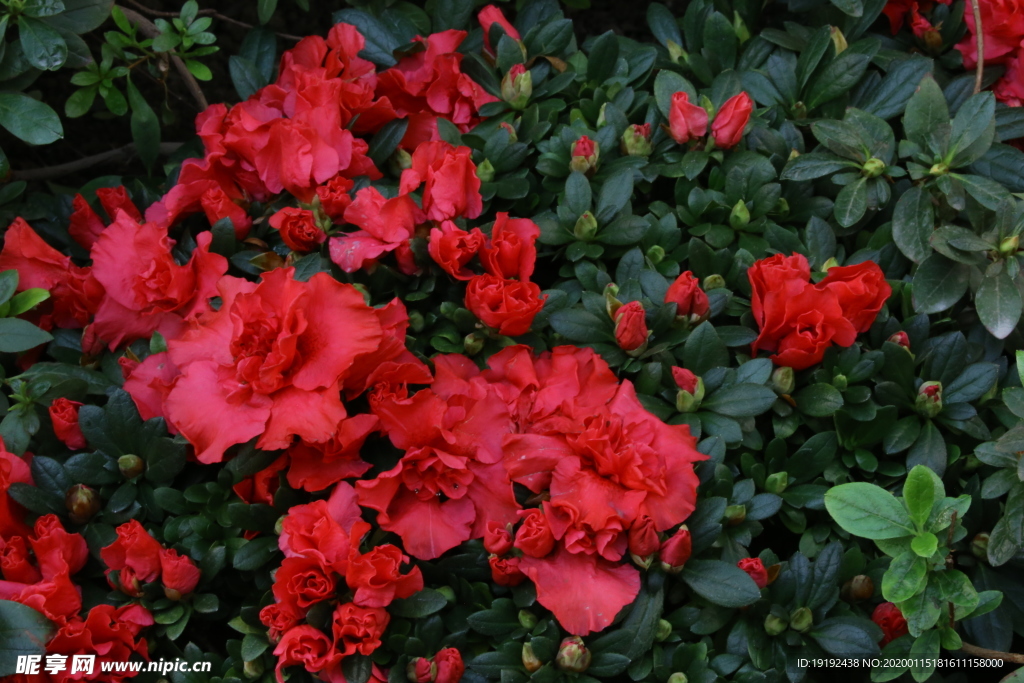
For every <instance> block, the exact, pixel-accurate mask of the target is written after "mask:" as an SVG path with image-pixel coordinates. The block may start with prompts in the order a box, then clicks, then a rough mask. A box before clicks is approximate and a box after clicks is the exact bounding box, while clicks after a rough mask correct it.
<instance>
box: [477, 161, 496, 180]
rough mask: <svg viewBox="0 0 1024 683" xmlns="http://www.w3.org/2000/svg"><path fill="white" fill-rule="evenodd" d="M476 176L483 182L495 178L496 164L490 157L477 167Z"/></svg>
mask: <svg viewBox="0 0 1024 683" xmlns="http://www.w3.org/2000/svg"><path fill="white" fill-rule="evenodd" d="M476 177H477V178H479V179H480V182H482V183H489V182H491V181H492V180H494V164H492V163H491V160H490V159H484V160H483V162H482V163H481V164H480V165H479V166H477V167H476Z"/></svg>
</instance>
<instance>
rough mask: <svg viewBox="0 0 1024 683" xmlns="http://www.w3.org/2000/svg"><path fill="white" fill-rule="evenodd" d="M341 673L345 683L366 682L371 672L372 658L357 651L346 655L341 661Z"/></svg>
mask: <svg viewBox="0 0 1024 683" xmlns="http://www.w3.org/2000/svg"><path fill="white" fill-rule="evenodd" d="M341 673H342V675H344V677H345V681H346V683H366V682H367V681H369V680H370V676H371V675H372V674H373V660H372V659H370V658H369V657H368V656H367V655H364V654H361V653H358V652H357V653H355V654H352V655H348V656H346V657H345V659H344V660H342V662H341Z"/></svg>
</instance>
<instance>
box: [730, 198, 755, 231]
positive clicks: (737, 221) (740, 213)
mask: <svg viewBox="0 0 1024 683" xmlns="http://www.w3.org/2000/svg"><path fill="white" fill-rule="evenodd" d="M749 224H750V209H748V208H747V203H746V202H744V201H743V200H742V199H740V200H739V201H737V202H736V206H734V207H732V212H731V213H730V214H729V225H730V226H731V227H732V228H733V230H742V229H743V228H745V227H747V225H749Z"/></svg>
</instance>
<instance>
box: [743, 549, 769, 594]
mask: <svg viewBox="0 0 1024 683" xmlns="http://www.w3.org/2000/svg"><path fill="white" fill-rule="evenodd" d="M736 566H737V567H739V568H740V569H742V570H743V571H745V572H746V573H747V575H748V576H749V577H750V578H752V579H753V580H754V583H756V584H757V587H758V588H764V587H765V586H767V585H768V570H767V569H765V566H764V562H762V561H761V558H760V557H745V558H743V559H742V560H740V561H739V562H737V563H736Z"/></svg>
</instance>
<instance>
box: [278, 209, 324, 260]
mask: <svg viewBox="0 0 1024 683" xmlns="http://www.w3.org/2000/svg"><path fill="white" fill-rule="evenodd" d="M270 226H271V227H273V228H276V229H277V230H278V231H279V232H280V233H281V240H282V241H283V242H284V243H285V244H286V245H288V248H289V249H291V250H292V251H298V252H301V253H306V252H310V251H315V250H316V249H317V247H319V246H320V245H321V244H323V242H324V240H326V239H327V234H326V233H324V231H323V230H321V229H320V228H318V227H317V225H316V221H315V220H314V219H313V212H312V211H309V210H307V209H295V208H292V207H285V208H283V209H281V210H280V211H278V212H277V213H275V214H274V215H273V216H271V217H270Z"/></svg>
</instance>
